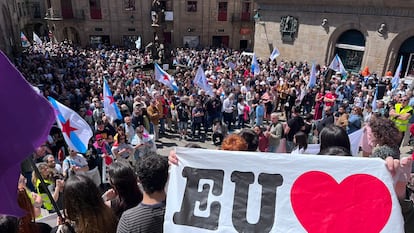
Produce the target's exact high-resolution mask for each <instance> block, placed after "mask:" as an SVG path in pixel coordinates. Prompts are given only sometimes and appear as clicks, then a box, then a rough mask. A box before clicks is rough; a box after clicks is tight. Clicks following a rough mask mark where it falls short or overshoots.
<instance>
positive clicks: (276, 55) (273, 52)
mask: <svg viewBox="0 0 414 233" xmlns="http://www.w3.org/2000/svg"><path fill="white" fill-rule="evenodd" d="M279 55H280V52H279V49H277V48H276V47H275V48H274V49H273V51H272V54H270V60H272V61H273V60H275V59H276V58H277V57H279Z"/></svg>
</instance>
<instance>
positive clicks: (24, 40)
mask: <svg viewBox="0 0 414 233" xmlns="http://www.w3.org/2000/svg"><path fill="white" fill-rule="evenodd" d="M20 41H21V42H22V47H23V48H27V47H29V46H30V42H29V40H28V39H27V37H26V36H25V35H24V33H23V32H20Z"/></svg>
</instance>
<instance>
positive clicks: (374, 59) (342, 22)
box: [254, 1, 414, 74]
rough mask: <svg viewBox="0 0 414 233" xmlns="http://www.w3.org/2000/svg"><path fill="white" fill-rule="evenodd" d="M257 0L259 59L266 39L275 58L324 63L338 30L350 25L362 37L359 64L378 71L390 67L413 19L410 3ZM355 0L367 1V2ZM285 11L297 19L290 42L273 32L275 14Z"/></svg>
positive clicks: (413, 31)
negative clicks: (397, 5)
mask: <svg viewBox="0 0 414 233" xmlns="http://www.w3.org/2000/svg"><path fill="white" fill-rule="evenodd" d="M262 2H267V1H258V4H259V8H260V15H261V21H260V22H258V23H256V32H255V46H254V51H255V52H256V54H257V55H258V57H262V58H265V59H266V58H267V57H268V56H269V54H270V53H271V51H270V50H269V46H268V44H272V45H273V46H276V47H277V48H278V49H279V50H280V53H281V56H280V58H279V59H287V60H307V61H315V62H317V63H320V64H328V65H329V63H330V61H331V60H332V58H333V56H334V55H335V54H334V50H335V45H336V42H337V40H338V38H339V37H340V35H341V34H342V33H343V32H345V31H347V30H350V29H356V30H358V31H360V32H361V33H362V34H363V35H364V36H365V40H366V43H365V51H364V57H363V59H362V64H361V67H365V66H368V67H370V70H371V71H375V72H377V73H379V74H384V73H385V72H386V71H387V70H394V67H395V63H396V60H397V56H398V51H399V48H400V46H401V44H402V43H403V42H404V41H405V40H406V39H408V38H410V37H412V36H414V18H413V17H411V16H410V15H414V8H413V7H411V8H404V9H402V8H401V9H399V8H379V7H378V6H377V5H376V6H375V7H369V6H367V7H353V6H346V7H343V6H329V5H328V6H315V5H312V4H310V3H309V5H306V4H302V5H295V4H293V5H291V4H289V5H282V4H263V3H262ZM274 2H283V1H274ZM292 2H295V1H292ZM296 2H297V1H296ZM301 2H311V1H301ZM348 2H349V1H348ZM352 2H359V1H352ZM361 2H363V3H364V4H367V3H368V2H369V1H361ZM397 2H399V3H401V2H402V1H397ZM361 4H362V3H361ZM411 5H413V4H411ZM287 15H291V16H294V17H296V18H297V19H298V22H299V27H298V31H297V34H296V37H295V40H294V41H293V42H283V41H282V37H281V33H280V31H279V29H280V21H281V17H283V16H287ZM323 19H326V20H327V24H326V27H322V26H321V24H322V21H323ZM381 24H385V25H386V33H385V34H380V33H378V29H379V28H380V25H381Z"/></svg>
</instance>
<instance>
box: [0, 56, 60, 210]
mask: <svg viewBox="0 0 414 233" xmlns="http://www.w3.org/2000/svg"><path fill="white" fill-rule="evenodd" d="M0 70H1V72H0V87H1V91H0V106H2V111H1V114H0V122H1V123H2V130H1V132H2V135H3V137H2V139H1V141H0V151H1V152H0V158H1V163H0V187H1V188H2V192H1V193H2V196H1V198H0V214H7V215H15V216H21V215H22V214H23V211H22V210H21V209H20V207H19V205H18V204H17V183H18V180H19V173H20V163H21V162H22V161H23V160H24V159H25V158H27V157H28V156H29V155H31V154H32V153H33V152H34V151H35V149H36V148H37V147H39V146H40V145H41V144H42V143H44V142H45V141H46V139H47V135H48V134H49V131H50V128H51V127H52V124H53V122H54V121H55V113H54V110H53V108H52V106H51V105H50V104H49V102H48V101H47V100H46V99H45V98H44V97H43V96H41V95H39V94H37V93H36V92H35V91H34V89H33V88H32V87H31V86H30V84H29V83H28V82H27V81H26V80H25V79H24V78H23V76H22V74H20V72H19V71H18V70H17V69H16V68H15V67H14V65H13V64H12V63H11V62H10V61H9V60H8V59H7V57H6V56H5V55H4V54H3V53H2V52H1V51H0Z"/></svg>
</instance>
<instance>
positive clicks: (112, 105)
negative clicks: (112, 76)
mask: <svg viewBox="0 0 414 233" xmlns="http://www.w3.org/2000/svg"><path fill="white" fill-rule="evenodd" d="M103 98H104V112H105V116H108V117H109V120H110V121H111V122H113V121H114V120H116V119H118V120H122V115H121V112H120V111H119V108H118V105H117V104H116V101H115V99H114V97H113V96H112V92H111V89H110V88H109V86H108V83H107V82H106V79H104V86H103Z"/></svg>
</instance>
